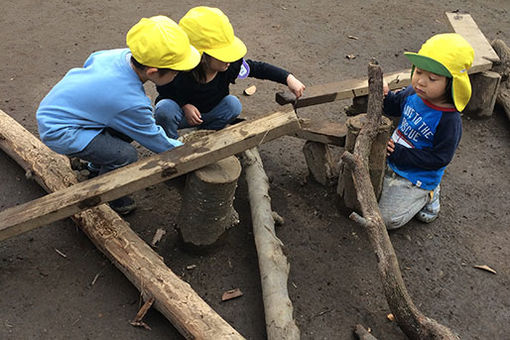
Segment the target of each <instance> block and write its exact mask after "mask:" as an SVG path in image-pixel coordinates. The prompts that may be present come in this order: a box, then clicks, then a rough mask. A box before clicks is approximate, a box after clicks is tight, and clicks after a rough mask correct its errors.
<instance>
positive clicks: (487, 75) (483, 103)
mask: <svg viewBox="0 0 510 340" xmlns="http://www.w3.org/2000/svg"><path fill="white" fill-rule="evenodd" d="M470 78H471V86H472V89H473V94H472V95H471V99H470V100H469V103H468V105H467V106H466V108H465V109H464V111H463V112H464V113H466V114H468V115H470V116H472V117H474V118H489V117H491V116H492V112H493V111H494V105H495V104H496V97H497V96H498V90H499V82H500V80H501V75H499V73H496V72H492V71H484V72H482V73H477V74H473V75H471V76H470Z"/></svg>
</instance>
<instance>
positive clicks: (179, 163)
mask: <svg viewBox="0 0 510 340" xmlns="http://www.w3.org/2000/svg"><path fill="white" fill-rule="evenodd" d="M297 129H299V122H298V119H297V116H296V113H295V112H294V110H290V111H287V112H275V113H272V114H269V115H267V116H264V117H261V118H258V119H255V120H252V121H246V122H242V123H239V124H236V125H232V126H230V127H228V128H226V129H223V130H221V131H218V132H215V133H212V134H210V135H206V136H204V137H202V138H201V139H199V140H197V141H196V142H192V143H189V144H185V145H183V146H180V147H178V148H175V149H172V150H169V151H166V152H163V153H161V154H157V155H154V156H152V157H147V158H144V159H142V160H140V161H138V162H136V163H133V164H130V165H128V166H125V167H122V168H120V169H117V170H114V171H111V172H108V173H106V174H104V175H101V176H98V177H96V178H93V179H91V180H88V181H85V182H81V183H78V184H74V185H73V186H71V187H68V188H65V189H61V190H58V191H57V192H54V193H51V194H48V195H46V196H44V197H41V198H39V199H36V200H33V201H31V202H28V203H25V204H21V205H18V206H16V207H12V208H9V209H6V210H4V211H2V212H0V241H2V240H4V239H6V238H8V237H12V236H15V235H18V234H20V233H23V232H25V231H28V230H31V229H34V228H37V227H38V226H40V225H44V224H48V223H51V222H54V221H57V220H59V219H63V218H66V217H69V216H72V215H74V214H76V213H78V212H80V211H82V210H86V209H88V208H91V207H94V206H97V205H99V204H101V203H105V202H108V201H111V200H114V199H116V198H119V197H121V196H124V195H127V194H130V193H132V192H135V191H138V190H141V189H143V188H146V187H148V186H151V185H154V184H157V183H160V182H163V181H166V180H169V179H171V178H175V177H178V176H181V175H183V174H186V173H188V172H191V171H193V170H196V169H199V168H202V167H204V166H206V165H208V164H211V163H215V162H217V161H219V160H221V159H223V158H225V157H228V156H231V155H234V154H236V153H239V152H242V151H244V150H247V149H249V148H252V147H254V146H257V145H259V144H261V143H264V142H268V141H270V140H273V139H275V138H278V137H280V136H283V135H287V134H291V133H293V132H294V131H295V130H297ZM0 133H3V132H2V131H0Z"/></svg>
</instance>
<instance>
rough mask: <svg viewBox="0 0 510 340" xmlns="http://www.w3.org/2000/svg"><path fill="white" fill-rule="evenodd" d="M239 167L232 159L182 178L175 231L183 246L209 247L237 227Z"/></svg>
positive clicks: (234, 159) (233, 157)
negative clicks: (179, 236)
mask: <svg viewBox="0 0 510 340" xmlns="http://www.w3.org/2000/svg"><path fill="white" fill-rule="evenodd" d="M240 174H241V164H240V163H239V160H238V159H237V157H235V156H230V157H227V158H225V159H222V160H221V161H219V162H216V163H214V164H209V165H207V166H205V167H203V168H201V169H198V170H196V171H194V172H192V173H190V174H188V176H187V178H186V185H185V189H184V194H183V198H182V205H181V210H180V212H179V216H178V217H177V227H178V228H179V232H180V234H181V236H182V240H183V242H184V243H185V244H187V245H191V246H192V247H209V246H213V245H214V244H215V243H216V241H218V240H219V239H220V237H221V236H222V235H223V234H224V233H225V231H226V230H227V229H229V228H231V227H233V226H235V225H237V224H238V223H239V214H238V213H237V211H236V210H235V209H234V206H233V203H234V194H235V191H236V188H237V179H238V178H239V175H240Z"/></svg>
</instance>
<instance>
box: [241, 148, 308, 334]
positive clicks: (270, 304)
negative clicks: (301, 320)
mask: <svg viewBox="0 0 510 340" xmlns="http://www.w3.org/2000/svg"><path fill="white" fill-rule="evenodd" d="M242 163H243V168H244V171H245V173H246V182H247V183H248V193H249V199H250V207H251V218H252V223H253V235H254V237H255V245H256V247H257V254H258V258H259V268H260V280H261V283H262V296H263V299H264V313H265V318H266V331H267V338H268V339H269V340H292V339H296V340H297V339H299V338H300V333H299V329H298V328H297V326H296V324H295V322H294V319H293V317H292V302H291V301H290V298H289V293H288V290H287V280H288V277H289V268H290V266H289V263H288V262H287V257H286V256H285V254H284V253H283V249H282V247H283V244H282V242H281V241H280V239H279V238H278V237H277V236H276V232H275V228H274V220H273V216H272V211H271V198H270V197H269V193H268V191H269V180H268V178H267V175H266V172H265V171H264V167H263V165H262V160H261V159H260V155H259V152H258V150H257V148H253V149H249V150H246V151H245V152H244V154H243V160H242Z"/></svg>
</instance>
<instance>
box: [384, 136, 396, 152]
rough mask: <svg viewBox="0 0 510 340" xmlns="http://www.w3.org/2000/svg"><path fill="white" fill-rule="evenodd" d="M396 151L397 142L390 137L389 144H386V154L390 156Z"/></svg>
mask: <svg viewBox="0 0 510 340" xmlns="http://www.w3.org/2000/svg"><path fill="white" fill-rule="evenodd" d="M393 151H395V142H393V139H391V138H390V140H389V141H388V145H386V156H390V155H391V154H392V153H393Z"/></svg>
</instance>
